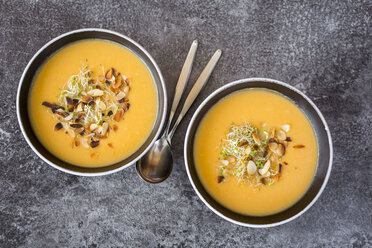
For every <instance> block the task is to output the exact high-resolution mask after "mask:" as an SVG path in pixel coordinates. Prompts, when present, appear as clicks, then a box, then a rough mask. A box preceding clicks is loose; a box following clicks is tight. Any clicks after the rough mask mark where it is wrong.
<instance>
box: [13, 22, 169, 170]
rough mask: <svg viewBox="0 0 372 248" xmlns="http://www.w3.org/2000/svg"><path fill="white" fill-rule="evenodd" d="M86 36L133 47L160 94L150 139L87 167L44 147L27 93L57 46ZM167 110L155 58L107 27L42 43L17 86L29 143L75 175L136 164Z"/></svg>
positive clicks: (19, 110)
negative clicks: (123, 155)
mask: <svg viewBox="0 0 372 248" xmlns="http://www.w3.org/2000/svg"><path fill="white" fill-rule="evenodd" d="M84 39H103V40H108V41H113V42H116V43H119V44H121V45H123V46H125V47H126V48H128V49H130V50H131V51H132V52H134V53H135V54H136V55H137V56H138V57H139V58H140V59H142V61H143V62H144V63H145V64H146V66H147V68H148V69H149V71H150V72H151V74H152V77H153V78H154V81H155V84H156V89H157V95H158V103H159V104H158V110H157V117H156V120H155V124H154V127H153V129H152V131H151V133H150V135H149V137H148V138H147V140H146V141H145V142H144V143H143V144H142V146H141V147H140V148H139V149H138V150H137V151H136V152H135V153H133V154H132V155H131V156H129V157H128V158H126V159H124V160H123V161H120V162H118V163H115V164H112V165H109V166H104V167H99V168H86V167H79V166H76V165H73V164H69V163H66V162H64V161H62V160H61V159H59V158H57V157H56V156H54V155H53V154H51V153H50V152H49V151H48V150H47V149H45V147H44V146H43V145H42V144H41V143H40V141H39V140H38V139H37V137H36V135H35V133H34V131H33V129H32V127H31V123H30V119H29V114H28V108H27V106H28V95H29V91H30V87H31V84H32V81H33V78H34V76H35V73H36V72H37V70H38V68H39V67H40V66H41V65H42V64H43V63H44V62H45V61H46V60H47V59H48V58H49V57H50V56H51V55H52V54H53V53H54V52H56V51H57V50H59V49H60V48H62V47H64V46H66V45H67V44H70V43H72V42H75V41H79V40H84ZM166 110H167V93H166V89H165V84H164V79H163V76H162V74H161V72H160V69H159V67H158V66H157V64H156V63H155V61H154V59H153V58H152V57H151V55H150V54H149V53H148V52H147V51H146V50H145V49H144V48H143V47H142V46H140V45H139V44H138V43H137V42H135V41H133V40H132V39H130V38H128V37H126V36H124V35H122V34H119V33H116V32H113V31H110V30H105V29H96V28H89V29H79V30H75V31H71V32H68V33H65V34H62V35H60V36H58V37H56V38H54V39H53V40H51V41H49V42H48V43H47V44H46V45H45V46H43V47H42V48H41V49H40V50H39V51H38V52H37V53H36V54H35V55H34V56H33V57H32V59H31V60H30V62H29V63H28V65H27V66H26V69H25V70H24V72H23V74H22V77H21V80H20V83H19V87H18V94H17V116H18V122H19V125H20V127H21V130H22V133H23V136H24V137H25V139H26V141H27V143H28V144H29V145H30V147H31V148H32V149H33V150H34V152H35V153H36V154H37V155H38V156H39V157H40V158H41V159H43V160H44V161H45V162H46V163H48V164H50V165H51V166H53V167H55V168H57V169H59V170H61V171H64V172H67V173H70V174H74V175H80V176H98V175H105V174H110V173H113V172H116V171H119V170H122V169H124V168H127V167H128V166H130V165H132V164H134V163H135V162H136V161H137V160H138V159H139V158H141V157H142V156H143V155H144V154H145V153H146V152H147V150H148V149H149V148H150V147H151V146H152V145H153V143H154V142H155V141H156V140H157V138H158V136H159V134H160V132H161V129H162V127H163V125H164V121H165V117H166Z"/></svg>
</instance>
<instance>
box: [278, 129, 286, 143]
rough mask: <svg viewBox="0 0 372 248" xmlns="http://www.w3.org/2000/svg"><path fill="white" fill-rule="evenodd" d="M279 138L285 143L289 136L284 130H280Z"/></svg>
mask: <svg viewBox="0 0 372 248" xmlns="http://www.w3.org/2000/svg"><path fill="white" fill-rule="evenodd" d="M277 137H278V139H279V141H284V140H285V139H286V138H287V135H285V132H284V131H282V130H279V131H278V133H277Z"/></svg>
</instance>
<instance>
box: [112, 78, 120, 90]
mask: <svg viewBox="0 0 372 248" xmlns="http://www.w3.org/2000/svg"><path fill="white" fill-rule="evenodd" d="M120 86H121V77H117V78H115V83H113V87H114V88H119V87H120Z"/></svg>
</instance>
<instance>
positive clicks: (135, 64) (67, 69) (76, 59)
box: [29, 39, 158, 167]
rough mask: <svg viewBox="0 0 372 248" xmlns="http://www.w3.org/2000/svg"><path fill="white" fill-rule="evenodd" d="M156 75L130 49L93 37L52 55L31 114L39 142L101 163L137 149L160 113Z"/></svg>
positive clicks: (71, 159)
mask: <svg viewBox="0 0 372 248" xmlns="http://www.w3.org/2000/svg"><path fill="white" fill-rule="evenodd" d="M157 108H158V100H157V89H156V86H155V83H154V79H153V77H152V75H151V73H150V71H149V70H148V69H147V67H146V65H145V63H144V62H143V61H142V60H141V59H140V58H139V57H138V56H137V55H136V54H134V53H133V52H132V51H130V50H129V49H127V48H125V47H123V46H121V45H119V44H117V43H114V42H109V41H105V40H99V39H89V40H83V41H79V42H75V43H72V44H70V45H67V46H65V47H63V48H62V49H60V50H59V51H57V52H56V53H55V54H53V55H52V56H51V57H50V58H49V59H48V60H47V61H46V62H45V63H44V64H43V65H42V66H41V68H40V69H39V71H38V73H37V74H36V76H35V78H34V81H33V85H32V88H31V91H30V95H29V116H30V120H31V124H32V127H33V130H34V132H35V133H36V135H37V137H38V139H39V140H40V142H41V143H42V144H43V145H44V146H45V147H46V148H47V149H48V150H49V151H50V152H51V153H53V154H54V155H55V156H57V157H58V158H60V159H62V160H64V161H66V162H68V163H71V164H74V165H77V166H83V167H100V166H106V165H110V164H113V163H115V162H119V161H120V160H122V159H125V158H126V157H128V156H130V155H131V154H133V153H134V152H135V151H136V150H137V149H138V148H139V147H140V146H141V145H142V144H143V143H144V142H145V140H146V139H147V137H148V136H149V134H150V132H151V130H152V128H153V125H154V123H155V119H156V116H157Z"/></svg>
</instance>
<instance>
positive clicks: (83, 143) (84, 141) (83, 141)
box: [81, 138, 89, 148]
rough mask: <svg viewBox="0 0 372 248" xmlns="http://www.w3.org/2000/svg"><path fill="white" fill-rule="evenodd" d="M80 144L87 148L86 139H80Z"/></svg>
mask: <svg viewBox="0 0 372 248" xmlns="http://www.w3.org/2000/svg"><path fill="white" fill-rule="evenodd" d="M81 145H82V146H84V147H85V148H89V145H88V141H87V139H86V138H82V139H81Z"/></svg>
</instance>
